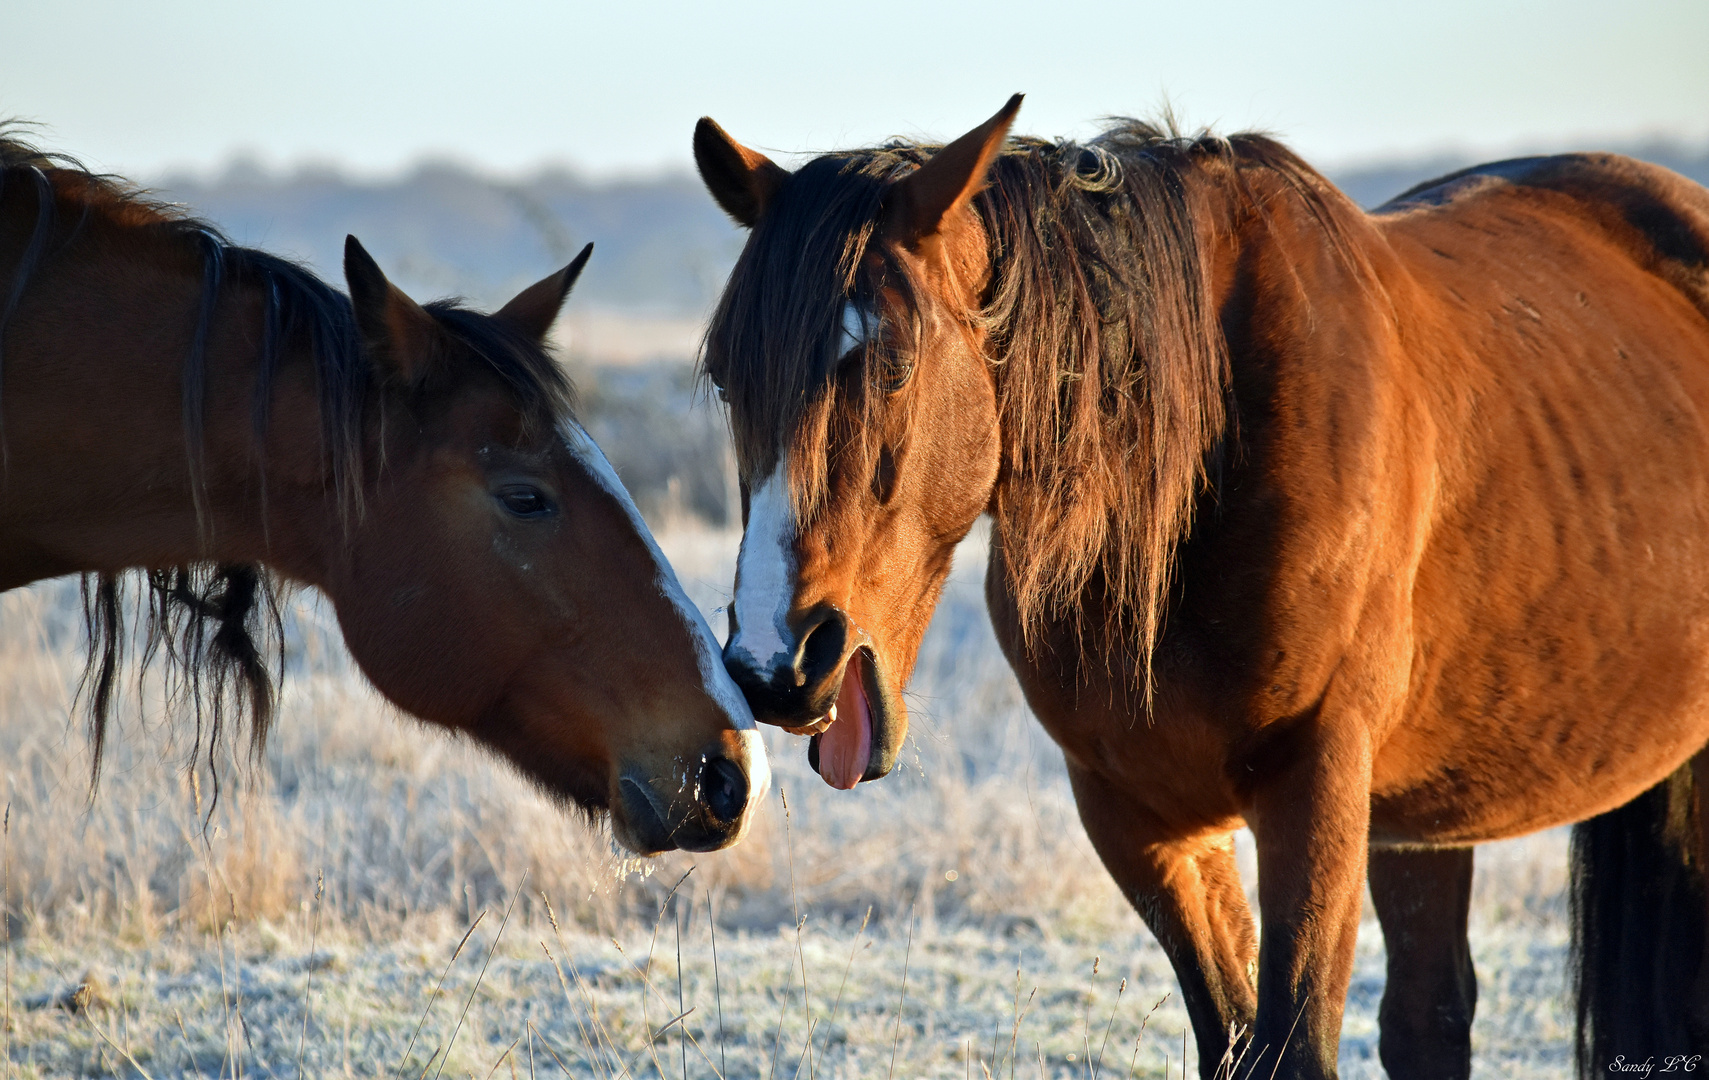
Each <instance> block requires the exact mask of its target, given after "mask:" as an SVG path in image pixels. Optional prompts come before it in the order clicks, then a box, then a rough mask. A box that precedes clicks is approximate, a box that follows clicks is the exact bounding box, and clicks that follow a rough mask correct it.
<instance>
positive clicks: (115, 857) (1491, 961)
mask: <svg viewBox="0 0 1709 1080" xmlns="http://www.w3.org/2000/svg"><path fill="white" fill-rule="evenodd" d="M664 540H665V546H666V547H667V549H668V551H669V553H670V555H671V557H672V559H673V561H674V562H675V563H676V564H677V566H678V568H679V571H680V572H681V573H682V576H683V577H684V579H685V583H686V584H688V585H689V587H690V591H691V593H693V594H694V595H695V596H696V598H697V599H698V600H699V601H701V602H702V604H703V605H704V606H705V607H706V609H707V610H708V612H709V614H711V615H712V616H713V618H714V625H715V626H716V625H717V624H718V622H719V621H720V620H719V615H720V612H719V611H718V608H719V605H720V604H721V603H722V602H723V600H724V598H725V597H726V596H727V589H728V581H729V569H730V565H731V562H732V561H733V555H734V550H735V543H736V537H735V536H734V535H733V534H731V533H728V532H723V531H710V530H706V529H701V528H696V527H693V526H687V525H685V526H683V527H680V528H677V529H673V530H667V532H666V535H665V536H664ZM982 572H983V551H982V545H981V543H980V541H979V540H978V538H977V537H976V538H975V539H974V540H972V541H970V543H969V544H968V545H967V547H966V548H964V550H963V552H962V557H961V558H958V562H957V569H956V573H955V577H954V579H953V580H952V583H951V585H950V588H949V590H948V592H947V593H946V596H945V599H944V602H943V604H942V606H941V607H940V610H939V612H938V615H937V618H936V620H935V621H934V623H933V627H932V630H931V633H930V634H929V636H928V640H927V643H926V645H925V647H924V649H923V651H922V657H921V663H920V668H919V671H918V674H917V675H916V678H915V682H914V685H913V687H912V690H911V693H910V695H909V703H910V709H911V711H912V731H913V734H912V736H911V740H910V744H909V747H908V750H907V752H906V753H905V755H904V763H903V767H902V768H900V769H899V770H898V774H897V775H893V776H891V777H889V778H887V779H886V780H884V781H882V782H880V783H878V784H872V785H863V786H862V788H861V789H860V790H859V791H857V792H854V793H841V792H834V791H831V790H830V789H828V788H826V787H825V786H824V785H823V783H822V782H821V781H819V779H818V778H817V777H815V776H814V775H813V774H812V773H811V772H810V771H809V770H808V769H807V767H806V763H805V747H804V745H802V744H801V743H800V742H799V741H797V740H793V739H791V738H790V737H788V736H786V735H784V734H782V733H781V732H775V731H774V732H769V733H768V736H767V738H768V744H769V746H770V749H771V751H772V754H773V763H774V768H775V770H776V773H777V784H776V790H775V791H774V795H773V797H772V799H771V800H770V803H769V805H768V806H767V807H766V809H765V811H764V813H763V815H762V818H761V820H759V821H758V822H757V823H756V826H755V829H754V832H753V834H752V835H751V836H750V837H749V839H748V840H747V841H745V842H744V844H743V845H742V846H740V847H739V848H737V849H735V850H733V851H731V852H727V853H721V854H716V855H697V856H683V855H673V856H669V857H665V858H661V859H658V860H651V861H646V862H639V861H635V860H630V859H625V858H622V857H621V856H619V855H618V854H616V853H614V852H613V850H612V849H611V846H610V843H609V840H608V838H607V837H606V836H605V835H604V834H603V832H602V831H601V830H600V829H599V827H598V826H597V825H592V824H589V823H587V822H585V821H583V820H581V819H580V818H579V817H577V816H576V815H574V814H570V813H566V812H565V811H563V810H562V809H561V808H559V807H557V806H554V805H552V804H551V803H550V802H548V801H547V800H544V799H542V798H541V797H540V796H539V795H537V794H536V793H535V792H534V791H533V790H532V789H530V788H529V787H528V786H527V785H526V784H525V783H523V782H521V781H520V780H518V779H516V778H515V777H514V776H512V775H511V774H510V773H509V772H508V771H507V770H506V769H505V768H504V767H503V766H501V765H498V764H495V763H493V762H491V761H489V760H488V759H487V758H486V756H485V755H483V754H482V753H480V752H478V751H476V750H474V749H472V748H471V747H469V746H466V745H464V744H462V743H461V742H458V741H457V740H454V739H450V738H447V737H445V736H442V735H439V734H436V733H433V732H429V731H426V730H423V729H421V728H419V727H418V726H417V725H416V724H415V723H414V722H413V721H410V720H408V719H404V718H400V717H398V716H397V715H396V714H395V713H393V712H392V711H391V710H389V709H388V708H387V707H386V706H385V705H384V704H383V703H381V702H379V701H378V700H377V699H376V698H375V697H374V696H373V694H372V693H371V691H369V690H368V689H367V688H366V687H365V686H364V685H363V683H362V682H361V680H360V678H359V677H358V676H357V675H356V674H355V673H354V671H353V670H352V668H351V666H350V664H349V662H348V659H347V658H346V657H345V656H344V654H343V652H342V650H341V649H340V648H339V647H338V645H337V635H336V631H335V630H334V629H333V628H332V626H331V622H330V616H329V613H328V612H327V611H326V610H325V609H324V607H323V606H321V605H319V604H317V603H316V602H315V601H314V599H313V598H312V597H303V598H301V600H300V602H299V603H298V604H297V605H296V607H295V609H294V610H293V612H292V620H291V626H292V631H291V635H292V636H291V649H290V654H289V666H290V671H289V674H288V678H287V682H286V691H285V698H284V713H283V716H282V718H281V720H280V722H279V725H278V728H277V730H276V731H275V733H274V736H273V738H272V741H271V743H270V745H269V747H268V750H267V753H266V755H265V757H264V758H263V760H262V761H261V763H260V764H259V765H258V766H255V767H253V768H244V767H241V766H240V765H239V763H238V762H237V761H236V760H232V759H231V758H230V757H229V756H228V758H227V759H226V761H225V763H226V766H227V767H226V768H225V769H223V770H222V774H223V775H222V794H221V796H220V799H219V802H218V805H217V806H214V805H213V798H212V790H213V787H212V780H213V778H212V776H211V775H209V774H208V773H207V771H206V770H205V769H203V770H201V771H199V772H197V773H187V772H186V771H185V770H184V768H183V764H184V761H185V760H186V757H187V747H186V745H185V743H186V740H187V738H188V735H187V729H185V728H183V727H182V726H176V727H175V726H173V725H170V724H166V723H163V722H154V723H147V724H145V723H141V722H138V721H136V720H134V719H133V720H131V721H130V722H129V723H127V724H125V725H123V726H124V728H125V730H124V731H123V733H122V736H121V737H120V738H119V739H117V740H116V745H114V746H112V747H110V749H109V757H108V760H107V763H106V768H105V771H104V776H103V779H102V783H101V787H100V789H99V792H98V793H97V794H96V796H95V797H94V799H93V801H91V800H90V798H89V795H88V785H87V779H88V764H89V763H88V757H87V749H86V746H85V741H84V738H83V736H82V733H81V731H80V730H79V729H78V728H76V727H75V726H73V725H69V724H68V720H67V717H68V705H69V698H70V694H71V692H72V690H73V689H74V688H75V684H76V678H77V674H78V664H79V657H78V652H77V646H78V627H77V618H76V610H77V608H76V589H75V585H70V584H66V583H52V584H49V585H47V586H43V587H39V588H36V589H32V590H27V591H24V592H22V593H17V594H11V595H8V596H6V597H4V598H0V674H3V675H4V676H5V678H4V679H3V680H0V687H3V688H0V709H3V710H4V715H5V716H6V723H5V725H4V726H3V727H0V746H3V747H4V753H5V759H4V760H5V762H6V773H5V791H4V797H5V800H6V803H7V806H8V815H9V816H8V817H7V819H6V824H5V832H4V845H5V846H4V860H3V861H4V875H5V895H6V897H7V898H8V911H9V914H8V917H7V919H6V920H5V922H4V930H5V933H6V935H7V936H8V937H9V938H10V939H11V944H10V946H9V948H8V949H7V951H6V972H5V976H4V979H5V997H4V1010H5V1017H4V1023H3V1025H0V1026H3V1028H4V1040H5V1041H4V1060H5V1062H6V1069H7V1075H20V1076H75V1075H148V1076H154V1077H168V1076H208V1077H218V1076H227V1075H229V1076H239V1075H247V1076H297V1075H299V1074H300V1075H304V1076H337V1075H357V1076H367V1075H381V1074H384V1075H393V1076H409V1077H419V1076H423V1075H426V1076H436V1075H449V1076H455V1077H464V1076H474V1077H477V1078H479V1077H487V1076H494V1075H497V1076H509V1075H518V1076H520V1075H529V1076H551V1075H557V1074H559V1073H564V1072H567V1073H568V1074H570V1075H574V1076H578V1077H582V1076H586V1077H593V1078H597V1080H618V1078H619V1077H624V1076H637V1077H639V1076H645V1075H652V1074H657V1075H659V1076H661V1077H678V1076H685V1075H686V1076H688V1077H718V1076H726V1077H765V1078H767V1080H776V1078H785V1080H788V1078H794V1077H812V1078H815V1080H816V1078H818V1077H830V1078H838V1077H850V1078H852V1077H865V1078H872V1077H880V1076H883V1077H887V1078H888V1077H923V1076H946V1077H948V1076H962V1077H967V1076H983V1075H985V1074H986V1073H987V1072H988V1073H989V1074H990V1075H992V1076H1011V1075H1012V1076H1020V1077H1032V1076H1047V1077H1088V1078H1091V1077H1100V1076H1110V1077H1126V1076H1129V1075H1138V1076H1145V1077H1161V1076H1168V1075H1175V1076H1180V1075H1182V1068H1183V1053H1185V1055H1186V1058H1187V1075H1196V1068H1197V1065H1196V1058H1195V1056H1194V1055H1193V1053H1192V1047H1191V1039H1190V1037H1188V1036H1186V1035H1185V1028H1186V1017H1185V1012H1184V1010H1183V1009H1182V1007H1181V1003H1180V1000H1179V997H1178V994H1177V993H1176V988H1175V985H1174V979H1173V976H1172V975H1171V973H1170V970H1169V966H1168V963H1167V961H1166V960H1165V959H1164V956H1163V954H1162V951H1161V950H1160V949H1159V947H1158V946H1157V944H1156V942H1155V941H1154V940H1153V939H1152V938H1151V936H1150V934H1149V933H1148V932H1147V931H1146V930H1145V929H1144V927H1143V925H1142V924H1141V923H1140V921H1139V919H1138V918H1137V916H1135V915H1134V914H1133V913H1132V911H1131V910H1130V909H1129V908H1128V907H1127V906H1126V905H1125V903H1124V902H1123V901H1122V899H1121V897H1120V896H1119V894H1118V893H1117V891H1116V889H1115V887H1114V886H1113V885H1112V884H1111V883H1110V881H1109V879H1108V877H1107V875H1106V874H1105V873H1104V872H1103V870H1102V868H1101V867H1100V866H1099V864H1098V862H1097V859H1096V857H1095V856H1094V855H1093V854H1092V852H1091V850H1090V847H1089V845H1088V844H1087V842H1086V839H1085V836H1084V833H1083V832H1082V831H1081V829H1080V826H1079V824H1078V821H1077V819H1076V818H1075V815H1074V811H1073V805H1072V799H1071V796H1070V795H1069V793H1068V790H1067V782H1066V778H1065V776H1064V774H1063V769H1062V762H1061V756H1060V754H1059V753H1057V752H1056V751H1055V749H1054V747H1053V746H1051V744H1050V742H1049V740H1048V738H1047V737H1045V736H1044V735H1043V733H1042V731H1041V730H1040V729H1039V728H1038V727H1037V725H1036V724H1035V723H1034V722H1033V721H1032V720H1031V718H1030V717H1029V716H1028V714H1027V713H1026V711H1025V708H1024V705H1023V704H1022V703H1021V701H1020V697H1019V693H1018V690H1017V689H1016V687H1015V685H1014V681H1013V678H1012V677H1011V676H1010V675H1009V673H1008V670H1007V668H1006V666H1005V665H1004V664H1003V661H1002V659H1001V656H1000V655H999V654H998V652H997V649H996V646H995V643H994V642H993V641H992V640H991V635H990V630H989V627H988V625H987V623H986V620H985V616H984V612H983V606H982V602H981V600H980V591H979V585H978V582H979V578H980V575H981V574H982ZM143 696H144V697H145V698H146V697H147V696H148V695H147V694H146V693H145V694H144V695H143ZM143 707H144V708H145V711H147V712H148V713H149V714H151V715H153V714H155V713H157V712H158V711H159V710H158V702H149V701H144V702H143ZM129 711H130V713H131V715H133V716H134V715H135V713H136V712H137V706H136V705H135V704H134V703H133V706H132V707H131V709H130V710H129ZM238 757H240V758H241V749H239V751H238ZM785 799H787V801H788V809H787V812H786V811H785V806H784V800H785ZM210 807H212V813H211V816H210V815H209V810H210ZM204 819H205V820H207V821H208V822H209V824H208V825H207V827H206V828H204V827H203V826H202V825H201V824H200V822H201V821H202V820H204ZM1239 846H1240V849H1241V853H1242V856H1243V864H1244V866H1245V875H1246V878H1247V885H1248V889H1249V891H1251V890H1252V889H1253V887H1254V886H1255V874H1254V873H1253V871H1252V859H1251V851H1250V843H1249V840H1248V838H1246V837H1244V836H1242V837H1241V838H1239ZM685 874H686V875H687V876H686V878H685V877H684V875H685ZM1564 881H1565V838H1564V835H1563V834H1562V833H1560V832H1553V833H1548V834H1543V835H1540V836H1536V837H1530V838H1525V839H1522V840H1517V841H1510V842H1508V843H1505V844H1500V845H1492V846H1490V847H1487V848H1485V849H1483V850H1481V851H1480V852H1479V856H1478V875H1477V881H1476V890H1475V899H1474V910H1473V918H1472V925H1473V930H1472V938H1473V946H1474V955H1475V959H1476V962H1477V967H1478V972H1479V982H1480V996H1479V1003H1478V1020H1477V1025H1476V1028H1475V1030H1474V1040H1475V1043H1476V1048H1477V1063H1476V1067H1475V1074H1477V1075H1485V1076H1497V1075H1499V1076H1503V1077H1530V1076H1536V1077H1552V1076H1559V1075H1562V1074H1564V1073H1565V1072H1566V1071H1567V1067H1568V1059H1569V1052H1568V1046H1569V1038H1570V1027H1569V1015H1568V1011H1567V1009H1566V1007H1565V1003H1564V1001H1565V999H1564V992H1565V974H1564V969H1563V960H1564V957H1565V950H1566V929H1565V902H1564V895H1563V886H1564ZM679 882H680V884H679ZM673 887H674V892H673ZM711 913H715V914H716V919H715V920H714V919H712V918H710V917H709V915H710V914H711ZM471 925H473V927H474V929H473V931H472V932H470V926H471ZM679 957H680V959H679ZM1383 972H1384V960H1383V951H1382V942H1381V936H1380V934H1379V933H1378V932H1377V928H1376V924H1375V922H1374V920H1373V919H1372V918H1371V917H1370V916H1369V912H1367V918H1366V920H1365V922H1364V924H1363V925H1362V927H1361V932H1360V939H1359V954H1358V963H1357V967H1356V970H1355V973H1354V978H1353V986H1352V992H1351V994H1350V996H1349V1001H1348V1012H1347V1020H1346V1024H1345V1026H1344V1029H1343V1035H1342V1048H1341V1060H1342V1070H1343V1075H1344V1076H1348V1077H1362V1076H1380V1075H1382V1073H1381V1068H1380V1066H1379V1065H1378V1064H1377V1059H1376V1022H1375V1017H1376V1009H1377V1003H1378V1000H1379V998H1380V996H1381V992H1382V985H1383V979H1384V974H1383ZM1124 983H1125V985H1124ZM80 988H81V989H80ZM804 988H805V993H804V992H803V990H804ZM1184 1046H1185V1050H1184V1049H1183V1048H1184Z"/></svg>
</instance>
